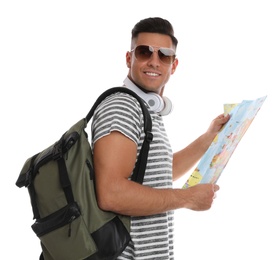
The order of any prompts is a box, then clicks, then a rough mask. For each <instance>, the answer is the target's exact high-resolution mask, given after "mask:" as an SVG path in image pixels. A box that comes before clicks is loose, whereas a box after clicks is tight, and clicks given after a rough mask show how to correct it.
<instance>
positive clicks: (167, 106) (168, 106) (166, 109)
mask: <svg viewBox="0 0 279 260" xmlns="http://www.w3.org/2000/svg"><path fill="white" fill-rule="evenodd" d="M163 100H164V104H165V106H164V108H163V110H162V111H161V112H160V113H159V114H160V115H161V116H166V115H168V114H170V113H171V112H172V110H173V105H172V102H171V100H170V99H169V98H167V97H163Z"/></svg>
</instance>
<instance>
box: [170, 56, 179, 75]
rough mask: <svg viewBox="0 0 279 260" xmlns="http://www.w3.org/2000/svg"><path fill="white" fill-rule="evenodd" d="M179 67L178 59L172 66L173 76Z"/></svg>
mask: <svg viewBox="0 0 279 260" xmlns="http://www.w3.org/2000/svg"><path fill="white" fill-rule="evenodd" d="M177 66H178V59H175V61H174V63H173V64H172V68H171V74H173V73H174V72H175V70H176V67H177Z"/></svg>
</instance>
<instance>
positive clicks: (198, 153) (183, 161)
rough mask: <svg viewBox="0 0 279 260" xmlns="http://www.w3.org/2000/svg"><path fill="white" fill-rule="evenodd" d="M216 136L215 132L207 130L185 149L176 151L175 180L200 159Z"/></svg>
mask: <svg viewBox="0 0 279 260" xmlns="http://www.w3.org/2000/svg"><path fill="white" fill-rule="evenodd" d="M215 136H216V135H215V134H211V133H208V132H206V133H205V134H203V135H201V136H200V137H198V138H197V139H196V140H195V141H193V142H192V143H191V144H189V145H188V146H187V147H185V148H184V149H182V150H180V151H178V152H176V153H174V155H173V180H177V179H179V178H180V177H181V176H183V175H184V174H185V173H186V172H188V171H189V170H190V169H191V168H192V167H193V166H194V165H195V164H196V163H197V162H198V160H200V158H201V157H202V156H203V154H204V153H205V152H206V150H207V149H208V147H209V146H210V144H211V143H212V141H213V139H214V137H215Z"/></svg>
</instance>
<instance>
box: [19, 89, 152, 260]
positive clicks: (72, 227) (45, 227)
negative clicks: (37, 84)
mask: <svg viewBox="0 0 279 260" xmlns="http://www.w3.org/2000/svg"><path fill="white" fill-rule="evenodd" d="M116 92H125V93H128V94H130V95H132V96H133V97H135V98H137V100H138V101H139V103H140V106H141V108H142V111H143V116H144V131H145V140H144V142H143V146H142V149H141V151H140V154H139V157H138V160H137V163H136V165H135V169H134V172H133V175H132V181H136V182H138V183H142V181H143V177H144V172H145V167H146V162H147V156H148V151H149V146H150V142H151V141H152V138H153V135H152V133H151V130H152V122H151V118H150V114H149V112H148V110H147V108H146V106H145V104H144V102H143V101H142V99H141V98H140V97H138V96H137V95H136V94H135V93H134V92H132V91H131V90H129V89H127V88H124V87H115V88H111V89H108V90H107V91H105V92H104V93H103V94H101V95H100V96H99V98H98V99H97V100H96V102H95V103H94V105H93V106H92V108H91V110H90V111H89V113H88V114H87V116H86V117H85V118H83V119H81V120H80V121H79V122H77V123H76V124H74V125H73V126H72V127H71V128H70V129H69V130H68V131H67V132H65V133H64V134H63V135H62V137H61V138H60V139H59V140H58V141H57V142H56V143H54V144H53V145H51V146H50V147H48V148H46V149H45V150H43V151H41V152H39V153H38V154H35V155H34V156H32V157H31V158H29V159H27V161H26V162H25V164H24V165H23V168H22V170H21V172H20V175H19V177H18V179H17V182H16V185H17V186H18V187H20V188H21V187H24V186H25V187H27V188H28V191H29V195H30V200H31V205H32V209H33V214H34V219H35V223H34V224H33V225H32V226H31V227H32V229H33V231H34V232H35V233H36V235H37V236H38V237H39V239H40V242H41V247H42V254H41V255H40V259H41V260H42V259H44V260H54V259H55V260H79V259H86V260H112V259H116V258H117V257H118V256H119V255H120V254H121V252H122V251H123V250H124V249H125V247H126V246H127V245H128V243H129V241H130V239H131V238H130V234H129V232H130V217H129V216H122V215H118V214H115V213H113V212H108V211H102V210H101V209H100V208H99V207H98V204H97V201H96V194H95V187H94V185H95V184H94V168H93V158H92V149H91V146H90V143H89V141H88V136H87V133H86V132H85V128H86V126H87V124H88V122H89V121H90V120H91V118H92V116H93V113H94V110H95V109H96V107H97V106H98V105H99V104H100V103H101V102H102V100H104V99H105V98H106V97H107V96H109V95H111V94H113V93H116Z"/></svg>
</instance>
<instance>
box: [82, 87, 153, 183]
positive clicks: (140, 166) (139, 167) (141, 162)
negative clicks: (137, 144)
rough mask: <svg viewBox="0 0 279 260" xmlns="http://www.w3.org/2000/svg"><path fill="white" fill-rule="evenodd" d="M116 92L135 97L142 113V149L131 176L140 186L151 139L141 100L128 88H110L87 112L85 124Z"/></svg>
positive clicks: (146, 115)
mask: <svg viewBox="0 0 279 260" xmlns="http://www.w3.org/2000/svg"><path fill="white" fill-rule="evenodd" d="M116 92H124V93H127V94H129V95H131V96H133V97H135V98H136V99H137V100H138V102H139V104H140V106H141V109H142V112H143V117H144V133H145V138H144V141H143V144H142V148H141V151H140V154H139V157H138V160H137V163H136V166H135V169H134V173H133V175H132V180H133V181H135V182H138V183H140V184H141V183H142V182H143V178H144V173H145V168H146V163H147V157H148V151H149V147H150V143H151V141H152V139H153V134H152V121H151V116H150V114H149V111H148V109H147V107H146V105H145V104H144V102H143V100H142V99H141V98H140V97H139V96H138V95H137V94H136V93H135V92H133V91H132V90H130V89H128V88H125V87H114V88H110V89H108V90H106V91H105V92H103V93H102V94H101V95H100V96H99V98H98V99H97V100H96V102H95V103H94V105H93V106H92V108H91V109H90V111H89V112H88V114H87V116H86V120H87V122H89V121H90V119H91V118H92V116H93V114H94V111H95V109H96V108H97V107H98V105H99V104H100V103H101V102H102V101H103V100H104V99H105V98H106V97H107V96H109V95H111V94H113V93H116Z"/></svg>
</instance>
